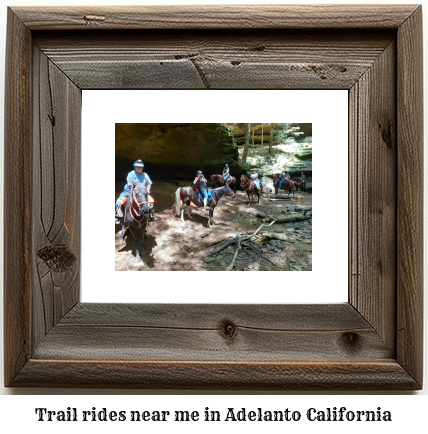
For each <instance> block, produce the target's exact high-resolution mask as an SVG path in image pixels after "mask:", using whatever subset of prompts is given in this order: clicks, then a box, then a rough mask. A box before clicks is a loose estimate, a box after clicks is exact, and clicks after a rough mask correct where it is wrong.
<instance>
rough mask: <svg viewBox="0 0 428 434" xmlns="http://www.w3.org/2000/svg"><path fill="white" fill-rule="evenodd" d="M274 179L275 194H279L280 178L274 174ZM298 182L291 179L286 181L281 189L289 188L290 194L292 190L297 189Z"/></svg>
mask: <svg viewBox="0 0 428 434" xmlns="http://www.w3.org/2000/svg"><path fill="white" fill-rule="evenodd" d="M272 179H273V186H274V187H275V194H278V187H279V178H278V176H277V175H272ZM296 185H297V182H296V181H293V180H291V179H289V180H288V181H284V182H283V183H282V185H281V190H286V191H287V190H288V194H289V195H290V193H291V192H293V195H294V190H295V189H296Z"/></svg>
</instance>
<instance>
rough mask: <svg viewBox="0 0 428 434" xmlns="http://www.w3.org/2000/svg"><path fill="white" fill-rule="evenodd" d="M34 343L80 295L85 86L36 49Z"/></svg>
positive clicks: (34, 75) (34, 69)
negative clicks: (81, 183) (71, 79)
mask: <svg viewBox="0 0 428 434" xmlns="http://www.w3.org/2000/svg"><path fill="white" fill-rule="evenodd" d="M33 94H34V100H33V103H34V106H33V122H34V127H33V131H34V134H33V162H32V163H33V171H32V173H33V179H32V210H33V215H32V221H33V227H32V237H33V248H34V250H35V252H36V254H35V255H34V256H33V264H32V266H33V273H34V276H35V279H34V289H33V303H34V305H33V309H34V311H37V312H43V314H42V315H36V316H35V317H33V328H32V330H33V346H36V345H37V344H38V343H39V341H40V340H41V339H42V338H43V337H44V336H45V335H46V333H47V332H48V331H49V330H50V329H51V328H52V327H54V326H55V324H57V323H58V322H59V321H60V320H61V318H63V317H64V315H65V314H66V313H67V312H68V311H69V310H70V308H71V307H73V306H74V305H75V304H76V303H77V302H78V300H79V291H80V271H79V270H80V267H79V263H78V259H77V258H78V256H79V253H80V207H79V206H78V204H79V201H80V123H81V111H80V108H79V107H80V106H81V91H80V89H79V88H77V87H76V86H75V85H74V84H73V83H72V82H71V81H70V80H69V79H68V78H67V77H66V76H65V75H64V74H63V72H62V71H60V70H59V69H58V68H57V67H56V66H55V65H54V64H52V62H51V61H50V60H49V59H48V58H47V57H46V56H45V55H44V54H42V53H41V52H40V50H38V49H37V47H34V50H33Z"/></svg>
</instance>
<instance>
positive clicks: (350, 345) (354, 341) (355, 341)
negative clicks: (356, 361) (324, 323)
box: [342, 332, 361, 350]
mask: <svg viewBox="0 0 428 434" xmlns="http://www.w3.org/2000/svg"><path fill="white" fill-rule="evenodd" d="M342 344H343V345H344V346H345V347H346V348H347V349H348V350H356V349H358V348H359V346H360V344H361V338H360V335H359V334H358V333H355V332H345V333H343V334H342Z"/></svg>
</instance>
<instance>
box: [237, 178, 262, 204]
mask: <svg viewBox="0 0 428 434" xmlns="http://www.w3.org/2000/svg"><path fill="white" fill-rule="evenodd" d="M241 187H242V188H243V189H244V190H245V191H246V192H247V196H248V205H251V201H253V203H254V193H256V194H257V204H259V203H260V196H261V195H262V193H264V185H263V184H262V183H261V182H260V190H259V189H258V188H256V185H255V183H254V182H253V181H250V180H249V179H248V178H247V177H246V176H245V175H242V176H241Z"/></svg>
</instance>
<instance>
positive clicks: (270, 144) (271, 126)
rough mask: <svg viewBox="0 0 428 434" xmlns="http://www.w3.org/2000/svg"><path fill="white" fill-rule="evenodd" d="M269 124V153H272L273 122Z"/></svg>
mask: <svg viewBox="0 0 428 434" xmlns="http://www.w3.org/2000/svg"><path fill="white" fill-rule="evenodd" d="M269 125H270V143H269V154H270V153H272V144H273V124H269Z"/></svg>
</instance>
